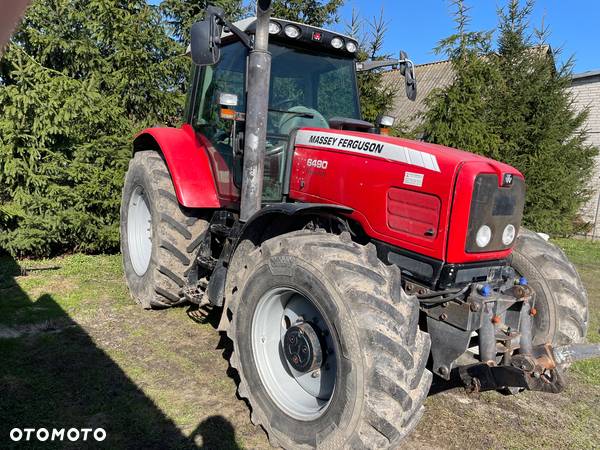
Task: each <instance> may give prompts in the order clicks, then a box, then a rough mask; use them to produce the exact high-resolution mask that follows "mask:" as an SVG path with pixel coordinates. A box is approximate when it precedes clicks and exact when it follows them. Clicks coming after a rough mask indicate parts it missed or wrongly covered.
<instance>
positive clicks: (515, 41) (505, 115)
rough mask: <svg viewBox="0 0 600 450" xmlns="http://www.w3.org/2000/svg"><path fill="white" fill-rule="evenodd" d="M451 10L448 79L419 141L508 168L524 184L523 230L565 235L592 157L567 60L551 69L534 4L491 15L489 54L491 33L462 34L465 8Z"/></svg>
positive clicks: (583, 193) (444, 46) (433, 99)
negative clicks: (533, 22)
mask: <svg viewBox="0 0 600 450" xmlns="http://www.w3.org/2000/svg"><path fill="white" fill-rule="evenodd" d="M453 3H454V5H455V6H456V8H457V9H456V13H455V20H456V23H457V32H456V33H455V34H454V35H452V36H450V37H449V38H447V39H445V40H443V41H442V42H441V43H440V47H439V48H440V50H442V51H444V52H445V53H446V54H447V55H448V56H449V58H450V59H451V61H452V67H453V70H454V73H455V79H454V82H453V83H452V84H451V85H450V86H448V87H447V88H444V89H441V90H436V91H434V92H432V94H431V95H430V97H429V98H428V99H427V100H426V103H427V105H428V108H429V109H428V111H427V112H426V113H425V114H424V124H423V126H422V131H423V134H424V136H425V139H426V140H428V141H430V142H434V143H439V144H444V145H448V146H452V147H458V148H462V149H465V150H468V151H472V152H475V153H480V154H483V155H485V156H488V157H491V158H493V159H496V160H499V161H503V162H506V163H508V164H511V165H513V166H514V167H516V168H517V169H519V170H520V171H521V172H522V173H523V174H524V175H525V180H526V184H527V198H526V205H525V220H524V222H525V224H526V225H527V226H529V227H531V228H533V229H535V230H537V231H544V232H548V233H555V234H569V233H572V232H573V231H575V224H576V223H577V219H578V210H579V208H580V206H581V205H582V203H583V202H584V201H585V200H586V198H587V194H588V192H587V190H586V183H587V180H588V179H589V175H590V172H591V169H592V166H593V157H594V155H595V154H596V149H594V148H592V147H591V146H589V145H586V144H585V137H586V133H585V129H584V128H583V127H582V125H583V124H584V122H585V117H586V112H585V111H584V112H580V113H576V112H574V110H573V108H572V100H571V98H570V96H569V91H568V87H569V85H570V79H571V70H572V60H568V61H567V62H566V63H565V64H564V65H562V66H560V67H558V68H557V67H556V66H555V64H556V61H557V60H558V59H557V52H556V51H555V50H552V48H551V47H550V46H549V45H548V44H547V42H546V38H547V35H548V34H547V30H542V31H538V32H535V30H533V32H532V30H531V27H530V25H529V20H530V18H531V12H532V9H533V1H530V0H528V1H526V2H524V3H521V2H519V1H518V0H508V3H507V5H506V6H505V7H504V8H502V9H500V10H499V11H498V16H499V26H498V42H497V50H496V51H494V50H493V49H492V46H491V33H489V32H485V33H483V32H470V31H467V25H468V22H469V18H468V8H467V7H466V6H465V4H464V2H463V1H462V0H456V1H454V2H453ZM533 36H536V37H537V40H534V39H533Z"/></svg>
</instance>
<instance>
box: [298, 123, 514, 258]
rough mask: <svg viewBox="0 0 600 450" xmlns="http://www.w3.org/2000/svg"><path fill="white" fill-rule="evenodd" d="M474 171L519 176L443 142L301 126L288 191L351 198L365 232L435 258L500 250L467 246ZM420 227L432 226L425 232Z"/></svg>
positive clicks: (304, 197)
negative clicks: (475, 249) (470, 249)
mask: <svg viewBox="0 0 600 450" xmlns="http://www.w3.org/2000/svg"><path fill="white" fill-rule="evenodd" d="M480 173H492V174H496V175H497V176H498V182H499V184H501V180H502V179H503V174H506V173H510V174H513V175H514V176H519V177H522V175H521V173H520V172H519V171H518V170H516V169H515V168H513V167H511V166H509V165H507V164H503V163H500V162H497V161H494V160H491V159H489V158H485V157H482V156H479V155H475V154H473V153H469V152H465V151H462V150H457V149H453V148H449V147H444V146H441V145H434V144H428V143H425V142H419V141H412V140H409V139H401V138H394V137H388V136H382V135H376V134H368V133H360V132H351V131H346V130H330V129H319V128H303V129H300V130H298V131H297V133H296V136H295V150H294V158H293V163H292V174H291V179H290V197H291V198H293V199H297V200H301V201H313V202H315V201H318V202H328V203H336V204H342V205H345V206H349V207H351V208H353V209H354V213H353V217H354V218H355V219H356V220H357V221H359V222H360V223H361V225H362V226H363V228H364V229H365V231H366V232H367V234H369V235H370V236H371V237H373V238H375V239H379V240H382V241H385V242H387V243H389V244H392V245H395V246H398V247H402V248H405V249H407V250H410V251H413V252H416V253H420V254H422V255H426V256H429V257H432V258H436V259H439V260H444V261H447V262H453V263H462V262H470V261H480V260H491V259H500V258H504V257H507V256H508V255H509V254H510V250H505V251H502V252H487V253H477V254H468V253H466V252H465V244H464V235H465V232H466V229H467V227H468V220H469V209H470V201H471V197H472V192H473V184H474V180H475V177H476V176H477V175H478V174H480ZM403 192H404V194H403ZM432 211H435V218H436V220H437V223H434V221H433V220H434V219H433V218H432V217H433V216H432ZM402 216H404V217H405V220H403V219H402ZM432 224H434V225H433V226H432ZM423 227H425V228H427V231H429V229H430V228H433V234H432V235H431V234H430V233H427V235H423V234H424V233H423V231H422V230H423ZM416 230H417V231H418V232H417V231H416ZM449 230H452V232H450V231H449ZM457 231H464V232H457ZM461 239H462V242H461V241H460V240H461Z"/></svg>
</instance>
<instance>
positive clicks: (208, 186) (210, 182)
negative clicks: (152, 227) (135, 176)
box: [133, 124, 222, 208]
mask: <svg viewBox="0 0 600 450" xmlns="http://www.w3.org/2000/svg"><path fill="white" fill-rule="evenodd" d="M141 150H156V151H158V152H160V153H161V154H162V155H163V158H164V160H165V162H166V164H167V168H168V169H169V173H170V174H171V180H172V181H173V186H174V187H175V193H176V194H177V199H178V200H179V203H180V204H181V205H183V206H185V207H187V208H219V207H221V206H222V205H221V202H220V201H219V197H218V195H217V189H216V187H215V181H214V177H213V173H212V170H211V166H210V161H209V159H208V155H207V153H206V150H205V149H204V147H203V146H202V145H201V144H200V143H199V142H198V140H197V139H196V136H195V133H194V130H193V128H192V127H191V126H190V125H188V124H184V125H183V126H182V127H181V128H166V127H165V128H159V127H156V128H147V129H145V130H143V131H142V132H140V133H139V134H138V135H137V136H136V137H135V139H134V141H133V152H134V153H135V152H138V151H141Z"/></svg>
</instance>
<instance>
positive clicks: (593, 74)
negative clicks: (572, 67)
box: [571, 70, 600, 84]
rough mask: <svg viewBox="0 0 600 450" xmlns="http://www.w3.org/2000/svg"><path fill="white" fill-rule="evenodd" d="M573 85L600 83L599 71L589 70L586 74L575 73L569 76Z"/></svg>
mask: <svg viewBox="0 0 600 450" xmlns="http://www.w3.org/2000/svg"><path fill="white" fill-rule="evenodd" d="M571 79H572V80H573V83H576V84H585V83H589V82H594V81H600V70H589V71H587V72H582V73H575V74H573V75H572V76H571Z"/></svg>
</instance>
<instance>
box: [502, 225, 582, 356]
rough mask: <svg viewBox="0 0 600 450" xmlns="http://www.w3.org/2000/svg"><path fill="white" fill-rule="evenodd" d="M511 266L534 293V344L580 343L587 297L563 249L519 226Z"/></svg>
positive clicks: (575, 270)
mask: <svg viewBox="0 0 600 450" xmlns="http://www.w3.org/2000/svg"><path fill="white" fill-rule="evenodd" d="M512 266H513V267H514V269H515V270H516V271H517V272H518V273H519V274H520V275H522V276H524V277H525V278H526V279H527V281H528V283H529V286H531V288H532V289H533V291H534V292H535V308H536V309H537V314H536V315H535V316H534V319H533V341H534V344H544V343H551V344H552V345H554V346H558V345H568V344H573V343H578V342H582V341H583V340H584V338H585V334H586V331H587V326H588V318H589V310H588V298H587V293H586V290H585V287H584V286H583V283H582V282H581V278H580V277H579V274H578V273H577V269H575V267H574V266H573V264H572V263H571V262H570V261H569V259H568V258H567V256H566V255H565V254H564V252H563V251H562V250H561V249H560V248H558V247H557V246H556V245H554V244H552V243H550V242H547V241H546V240H545V239H543V238H542V237H540V236H539V235H538V234H537V233H533V232H532V231H529V230H527V229H524V228H521V231H520V232H519V236H518V237H517V242H516V244H515V248H514V251H513V260H512Z"/></svg>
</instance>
